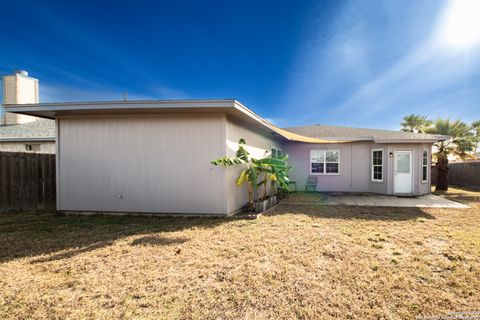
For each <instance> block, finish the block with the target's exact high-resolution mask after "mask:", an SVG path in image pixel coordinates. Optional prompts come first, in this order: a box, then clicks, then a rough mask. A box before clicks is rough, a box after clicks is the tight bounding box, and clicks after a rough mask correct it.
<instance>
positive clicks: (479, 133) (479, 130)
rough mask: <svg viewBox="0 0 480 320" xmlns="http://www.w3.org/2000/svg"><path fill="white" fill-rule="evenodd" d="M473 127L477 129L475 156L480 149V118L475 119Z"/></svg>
mask: <svg viewBox="0 0 480 320" xmlns="http://www.w3.org/2000/svg"><path fill="white" fill-rule="evenodd" d="M472 127H473V130H475V137H476V140H477V141H476V142H475V156H476V153H477V151H478V143H479V142H480V120H477V121H473V122H472Z"/></svg>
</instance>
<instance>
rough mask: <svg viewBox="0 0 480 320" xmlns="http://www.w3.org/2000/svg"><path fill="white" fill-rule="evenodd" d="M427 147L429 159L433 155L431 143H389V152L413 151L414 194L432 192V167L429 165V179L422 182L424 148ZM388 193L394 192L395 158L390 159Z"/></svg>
mask: <svg viewBox="0 0 480 320" xmlns="http://www.w3.org/2000/svg"><path fill="white" fill-rule="evenodd" d="M424 149H426V150H427V151H428V155H429V159H430V157H431V151H432V150H431V149H432V145H431V144H420V143H416V144H389V145H388V152H389V153H390V152H393V153H395V151H402V150H405V151H412V152H413V154H412V157H413V194H414V195H422V194H428V193H430V190H431V189H430V186H431V181H430V167H429V174H428V181H427V182H426V183H424V182H422V178H421V177H422V175H421V173H422V150H424ZM388 179H389V182H390V183H389V184H388V194H394V180H393V179H394V158H389V159H388Z"/></svg>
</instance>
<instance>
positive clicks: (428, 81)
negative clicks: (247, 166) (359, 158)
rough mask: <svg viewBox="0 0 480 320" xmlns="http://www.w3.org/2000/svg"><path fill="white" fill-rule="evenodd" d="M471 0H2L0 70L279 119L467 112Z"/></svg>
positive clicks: (86, 90) (97, 95) (477, 102)
mask: <svg viewBox="0 0 480 320" xmlns="http://www.w3.org/2000/svg"><path fill="white" fill-rule="evenodd" d="M473 1H475V0H472V1H468V0H463V1H462V0H460V1H453V2H452V1H445V2H442V1H437V0H435V1H434V0H431V1H428V0H418V1H417V0H410V1H400V0H398V1H392V0H386V1H283V0H276V1H208V0H207V1H155V2H154V1H142V0H137V1H111V2H109V1H90V0H83V1H76V2H73V1H50V0H44V1H41V2H40V1H29V0H22V1H17V0H3V1H1V3H0V12H2V13H3V14H2V19H0V26H1V28H2V30H4V31H3V32H2V33H1V34H0V73H1V74H8V73H10V72H11V71H12V70H13V69H24V70H27V71H28V72H29V73H30V75H31V76H33V77H36V78H38V79H40V99H41V102H50V101H78V100H118V99H122V97H123V92H124V91H127V92H128V94H129V98H130V99H183V98H187V99H195V98H236V99H238V100H240V101H242V102H243V103H244V104H246V105H247V106H248V107H250V108H251V109H253V110H254V111H256V112H257V113H259V114H260V115H262V116H263V117H265V118H267V119H269V120H271V121H272V122H274V123H276V124H277V125H280V126H294V125H303V124H316V123H321V124H333V125H347V126H358V127H372V128H386V129H398V127H399V126H398V123H399V122H400V120H401V118H402V117H403V116H404V115H406V114H409V113H421V114H424V115H427V116H429V117H431V118H436V117H451V118H459V119H462V120H464V121H468V122H471V121H473V120H476V119H479V118H480V5H479V3H480V2H478V1H477V3H475V2H473ZM475 9H478V10H475ZM5 30H7V31H6V32H5Z"/></svg>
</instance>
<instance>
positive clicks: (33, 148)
mask: <svg viewBox="0 0 480 320" xmlns="http://www.w3.org/2000/svg"><path fill="white" fill-rule="evenodd" d="M25 151H33V152H35V151H40V145H39V144H26V145H25Z"/></svg>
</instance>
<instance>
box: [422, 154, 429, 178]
mask: <svg viewBox="0 0 480 320" xmlns="http://www.w3.org/2000/svg"><path fill="white" fill-rule="evenodd" d="M427 181H428V151H427V150H423V153H422V182H427Z"/></svg>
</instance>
